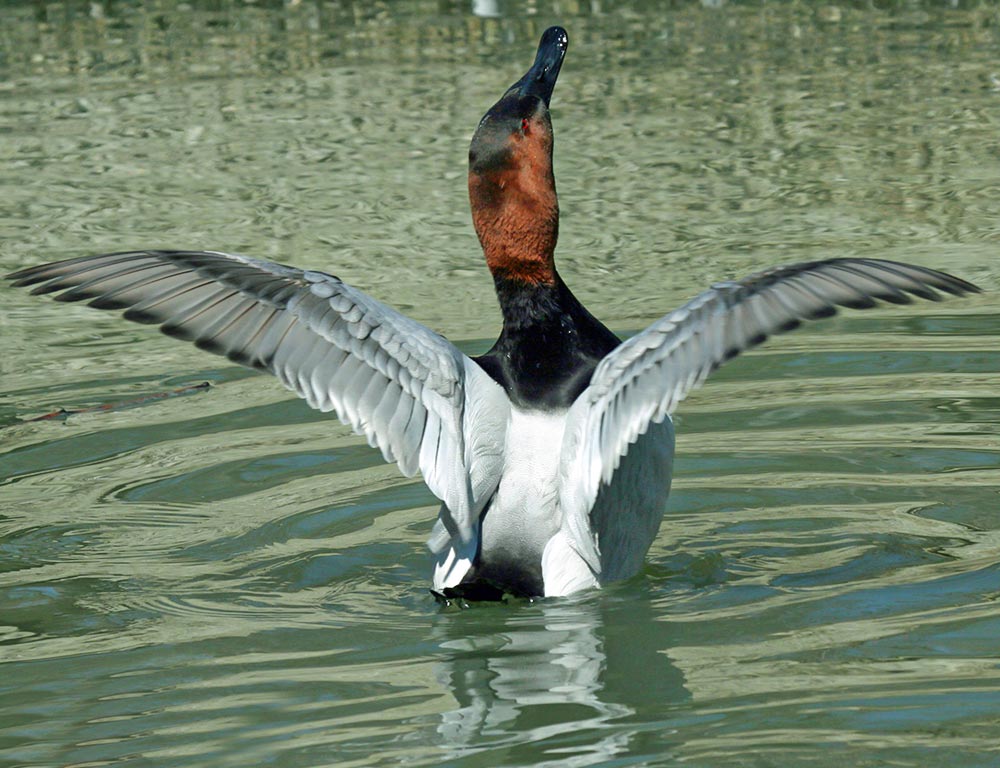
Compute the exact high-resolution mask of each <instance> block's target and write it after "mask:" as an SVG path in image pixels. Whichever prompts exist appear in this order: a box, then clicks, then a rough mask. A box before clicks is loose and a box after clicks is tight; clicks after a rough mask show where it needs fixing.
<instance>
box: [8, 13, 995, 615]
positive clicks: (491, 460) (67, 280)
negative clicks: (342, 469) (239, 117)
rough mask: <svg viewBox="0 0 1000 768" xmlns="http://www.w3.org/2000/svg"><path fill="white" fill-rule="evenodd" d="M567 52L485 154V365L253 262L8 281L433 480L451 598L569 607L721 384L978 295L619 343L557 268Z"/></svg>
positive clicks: (912, 284)
mask: <svg viewBox="0 0 1000 768" xmlns="http://www.w3.org/2000/svg"><path fill="white" fill-rule="evenodd" d="M568 42H569V39H568V37H567V35H566V32H565V30H563V29H562V28H560V27H552V28H551V29H548V30H547V31H546V32H545V33H544V34H543V35H542V39H541V43H540V44H539V47H538V53H537V55H536V57H535V62H534V64H533V65H532V67H531V69H529V70H528V72H527V73H526V74H525V75H524V77H522V78H521V79H520V80H518V81H517V82H516V83H514V85H513V86H511V87H510V88H509V89H508V90H507V92H506V93H504V95H503V97H502V98H501V99H500V100H499V101H498V102H497V103H496V104H494V105H493V106H492V107H491V108H490V110H489V111H488V112H487V113H486V115H485V116H484V117H483V119H482V120H481V121H480V123H479V127H478V128H477V129H476V132H475V135H474V136H473V138H472V146H471V148H470V150H469V197H470V201H471V208H472V220H473V224H474V226H475V230H476V234H477V235H478V236H479V242H480V243H481V245H482V248H483V253H484V255H485V257H486V265H487V267H488V268H489V270H490V272H491V273H492V275H493V280H494V283H495V285H496V293H497V298H498V300H499V303H500V309H501V311H502V315H503V327H502V330H501V332H500V337H499V338H498V339H497V341H496V343H495V344H494V345H493V347H492V348H491V349H490V350H489V351H488V352H486V353H485V354H484V355H481V356H479V357H467V356H466V355H465V354H463V353H462V352H460V351H459V350H458V348H457V347H456V346H455V345H454V344H452V343H451V342H450V341H448V340H447V339H445V338H443V337H441V336H439V335H438V334H436V333H434V332H433V331H431V330H430V329H428V328H426V327H425V326H423V325H421V324H420V323H418V322H416V321H414V320H411V319H410V318H408V317H405V316H404V315H402V314H400V313H399V312H397V311H395V310H394V309H392V308H390V307H388V306H386V305H384V304H382V303H380V302H378V301H376V300H375V299H373V298H371V297H370V296H368V295H366V294H365V293H363V292H361V291H359V290H358V289H356V288H353V287H351V286H350V285H346V284H345V283H343V282H341V281H340V280H339V279H338V278H336V277H334V276H333V275H329V274H326V273H325V272H317V271H313V270H301V269H296V268H294V267H288V266H283V265H281V264H275V263H272V262H268V261H262V260H259V259H254V258H250V257H248V256H242V255H238V254H231V253H220V252H210V251H206V252H202V251H135V252H128V253H113V254H105V255H99V256H88V257H84V258H78V259H71V260H68V261H61V262H55V263H52V264H45V265H42V266H36V267H29V268H27V269H22V270H20V271H17V272H14V273H13V274H11V275H9V276H8V277H9V278H10V279H12V280H13V281H14V285H16V286H35V287H34V290H33V291H32V292H33V293H52V294H55V298H56V299H57V300H59V301H82V300H85V301H88V302H89V304H90V306H93V307H97V308H99V309H119V310H121V309H124V310H125V312H124V317H125V318H126V319H128V320H134V321H136V322H140V323H151V324H155V325H159V326H160V329H161V330H162V331H163V332H165V333H167V334H170V335H171V336H176V337H178V338H181V339H187V340H189V341H193V342H194V343H195V345H197V346H198V347H200V348H202V349H205V350H207V351H210V352H215V353H217V354H220V355H225V356H226V357H228V358H229V359H230V360H233V361H235V362H237V363H240V364H242V365H246V366H249V367H252V368H257V369H260V370H263V371H268V372H270V373H273V374H274V375H275V376H277V377H278V379H280V381H281V382H282V383H283V384H284V385H285V386H287V387H289V388H290V389H292V390H293V391H294V392H296V393H297V394H298V395H299V396H300V397H303V398H305V399H306V401H307V402H308V403H309V405H311V406H312V407H313V408H317V409H319V410H321V411H331V410H332V411H334V412H335V413H336V414H337V416H339V418H340V419H341V421H343V422H344V423H345V424H348V425H350V426H351V427H352V428H353V429H354V430H355V431H356V432H357V433H359V434H363V435H364V436H366V437H367V438H368V441H369V443H370V444H371V445H372V446H373V447H377V448H379V449H380V450H381V451H382V455H383V456H384V457H385V459H386V461H390V462H396V463H397V464H398V465H399V469H400V470H401V471H402V472H403V474H405V475H407V476H413V475H415V474H417V473H418V472H419V473H420V474H421V475H422V476H423V479H424V481H425V482H426V483H427V486H428V487H429V488H430V490H431V491H432V492H433V493H434V495H435V496H437V497H438V498H439V499H440V500H441V502H442V504H441V510H440V513H439V516H438V519H437V522H436V524H435V526H434V529H433V531H432V533H431V537H430V541H429V546H430V549H431V551H432V552H433V553H434V556H435V559H436V562H435V566H434V575H433V591H434V592H435V594H437V595H438V596H439V597H443V598H464V599H497V598H501V597H502V596H504V595H505V594H510V595H517V596H529V597H530V596H542V595H546V596H548V595H567V594H570V593H572V592H575V591H577V590H581V589H585V588H589V587H598V586H600V585H602V584H605V583H607V582H610V581H614V580H616V579H622V578H626V577H629V576H632V575H633V574H635V573H637V572H638V571H639V570H640V568H641V567H642V563H643V560H644V557H645V554H646V552H647V550H648V549H649V547H650V545H651V543H652V541H653V539H654V537H655V536H656V533H657V530H658V528H659V525H660V520H661V519H662V517H663V513H664V508H665V505H666V502H667V496H668V494H669V492H670V481H671V475H672V463H673V453H674V432H673V425H672V422H671V418H670V414H671V413H672V412H673V410H674V408H675V407H676V406H677V404H678V403H679V402H680V401H681V400H682V399H684V397H685V396H686V395H687V394H688V393H689V392H690V391H691V390H692V389H693V388H694V387H696V386H698V385H699V384H700V383H701V382H702V381H703V380H704V379H705V377H706V376H707V375H708V374H709V373H710V372H711V371H713V370H714V369H715V368H717V367H718V366H719V365H721V364H722V363H723V362H725V361H727V360H729V359H730V358H732V357H734V356H735V355H737V354H739V353H740V352H741V351H743V350H745V349H747V348H749V347H752V346H754V345H756V344H759V343H761V342H762V341H764V340H765V339H766V338H767V337H768V336H769V335H770V334H775V333H780V332H783V331H788V330H791V329H792V328H795V327H796V326H798V325H799V324H800V322H801V321H802V320H806V319H816V318H821V317H828V316H830V315H833V314H834V313H835V312H836V307H837V306H838V305H840V306H844V307H851V308H856V309H865V308H869V307H872V306H875V305H876V303H877V302H878V301H885V302H890V303H893V304H906V303H909V302H910V300H911V299H910V297H911V296H916V297H920V298H923V299H930V300H937V299H939V298H940V297H941V293H939V292H944V293H947V294H953V295H956V296H961V295H964V294H967V293H972V292H977V291H978V290H979V289H978V288H977V287H976V286H974V285H972V284H971V283H968V282H966V281H964V280H961V279H959V278H956V277H952V276H951V275H947V274H944V273H942V272H937V271H934V270H931V269H926V268H924V267H919V266H914V265H910V264H902V263H898V262H892V261H882V260H877V259H852V258H842V259H831V260H827V261H813V262H807V263H799V264H792V265H788V266H781V267H776V268H772V269H768V270H765V271H762V272H758V273H756V274H753V275H751V276H749V277H747V278H744V279H742V280H736V281H728V282H722V283H717V284H715V285H713V286H712V287H711V288H710V289H709V290H707V291H705V292H704V293H702V294H700V295H699V296H697V297H695V298H694V299H692V300H691V301H689V302H688V303H687V304H685V305H684V306H682V307H681V308H680V309H676V310H674V311H673V312H670V313H669V314H667V315H665V316H664V317H662V318H661V319H659V320H657V321H656V322H654V323H653V324H652V325H650V326H649V327H648V328H646V329H645V330H644V331H642V332H640V333H638V334H636V335H635V336H633V337H632V338H630V339H629V340H628V341H625V342H622V341H621V340H620V339H619V338H618V337H617V336H616V335H615V334H614V333H612V332H611V331H610V330H608V328H606V327H605V326H604V325H603V324H602V323H601V322H600V321H599V320H597V319H596V318H595V317H594V316H593V315H591V314H590V313H589V312H588V311H587V310H586V309H585V308H584V307H583V305H582V304H580V302H579V301H578V300H577V299H576V298H575V297H574V296H573V294H572V293H571V292H570V290H569V288H568V287H567V286H566V284H565V283H564V282H563V280H562V278H561V277H560V275H559V273H558V272H557V271H556V267H555V263H554V261H553V253H554V251H555V247H556V239H557V235H558V229H559V206H558V202H557V199H556V188H555V178H554V176H553V171H552V146H553V135H552V123H551V120H550V118H549V99H550V97H551V95H552V91H553V88H554V86H555V83H556V78H557V77H558V75H559V70H560V67H561V66H562V62H563V57H564V56H565V54H566V49H567V45H568Z"/></svg>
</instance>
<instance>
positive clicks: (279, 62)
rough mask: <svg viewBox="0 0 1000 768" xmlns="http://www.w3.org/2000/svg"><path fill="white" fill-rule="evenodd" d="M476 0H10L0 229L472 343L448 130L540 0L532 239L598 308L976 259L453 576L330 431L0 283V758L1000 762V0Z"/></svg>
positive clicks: (127, 331) (3, 68)
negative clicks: (271, 271) (187, 262)
mask: <svg viewBox="0 0 1000 768" xmlns="http://www.w3.org/2000/svg"><path fill="white" fill-rule="evenodd" d="M709 5H711V4H709ZM499 9H500V12H501V15H500V16H499V17H496V18H484V17H477V16H475V15H473V14H472V13H471V11H470V8H469V7H468V6H466V5H465V4H452V3H431V2H421V3H418V2H410V3H394V4H387V5H368V4H352V3H343V4H341V3H331V2H318V1H317V0H301V2H289V3H285V4H284V5H282V4H280V3H271V2H266V3H265V2H258V3H239V2H231V1H230V0H215V1H214V2H198V1H197V0H196V1H195V2H189V3H179V2H175V1H174V0H158V1H156V2H153V1H152V0H150V1H149V2H146V3H142V2H104V3H102V2H96V3H75V2H74V3H64V4H60V3H46V4H42V3H12V2H8V3H5V4H4V5H3V7H2V8H0V19H2V24H0V124H2V125H4V126H6V127H5V128H4V129H3V130H2V131H0V161H2V165H0V167H2V169H3V170H2V172H0V184H2V201H0V242H2V246H0V270H3V271H7V270H10V269H15V268H18V267H22V266H26V265H29V264H34V263H39V262H42V261H50V260H54V259H59V258H64V257H71V256H78V255H84V254H88V253H96V252H101V251H110V250H121V249H128V248H140V247H177V248H210V249H224V250H234V251H241V252H246V253H250V254H253V255H256V256H261V257H265V258H271V259H275V260H278V261H284V262H287V263H293V264H296V265H300V266H308V267H315V268H320V269H324V270H326V271H329V272H333V273H335V274H337V275H339V276H340V277H342V278H343V279H344V280H347V281H349V282H351V283H353V284H355V285H357V286H358V287H360V288H362V289H364V290H366V291H368V292H370V293H371V294H373V295H375V296H377V297H378V298H380V299H382V300H384V301H387V302H389V303H391V304H393V305H395V306H397V307H399V308H401V309H403V310H405V311H406V312H407V313H408V314H410V315H412V316H413V317H415V318H417V319H419V320H421V321H423V322H425V323H427V324H428V325H430V326H432V327H433V328H435V329H437V330H439V331H441V332H443V333H445V334H446V335H448V336H449V337H450V338H453V339H455V340H458V341H460V343H461V345H462V347H463V349H466V350H467V351H470V352H473V351H480V350H483V349H484V348H485V345H486V344H488V343H489V341H490V340H491V339H492V338H494V337H495V334H496V332H497V326H498V317H499V316H498V312H497V309H496V305H495V299H494V298H493V294H492V284H491V280H490V278H489V275H488V273H487V272H486V270H485V268H484V267H483V265H482V263H481V257H480V255H479V251H478V246H477V243H476V239H475V235H474V233H473V231H472V227H471V224H470V221H469V216H468V212H467V202H466V192H465V161H466V152H467V145H468V140H469V138H470V136H471V134H472V131H473V129H474V127H475V125H476V123H477V121H478V120H479V118H480V117H481V115H482V113H483V112H484V111H485V109H486V108H487V107H489V105H490V104H492V102H493V101H494V100H495V99H496V98H497V97H498V96H499V95H500V94H501V93H502V92H503V90H504V89H506V87H507V86H508V85H510V83H512V82H513V81H514V80H515V79H516V78H517V77H519V76H520V75H521V73H522V72H523V71H524V70H525V69H526V68H527V66H528V65H529V64H530V61H531V59H532V56H533V53H534V47H535V44H536V42H537V38H538V36H539V35H540V33H541V31H542V29H544V28H545V27H546V26H548V25H549V24H551V23H561V24H562V25H564V26H565V27H566V28H567V29H568V30H569V34H570V37H571V45H570V51H569V55H568V58H567V60H566V64H565V66H564V67H563V71H562V75H561V78H560V83H559V85H558V87H557V90H556V94H555V96H554V98H553V105H552V106H553V119H554V123H555V131H556V172H557V178H558V181H559V192H560V196H561V203H562V212H563V220H562V231H561V242H560V248H559V251H558V259H559V264H560V269H561V272H562V274H563V276H564V277H565V279H566V280H567V282H568V283H569V284H570V285H571V286H572V288H573V289H574V291H575V292H576V293H577V295H578V296H579V297H580V298H581V300H583V301H584V302H585V303H586V304H587V305H588V307H589V308H590V309H591V310H592V311H593V312H594V313H595V314H596V315H598V316H599V317H601V318H602V319H604V320H605V322H607V323H608V324H609V325H610V326H611V327H612V328H615V329H616V330H619V331H621V332H623V333H627V332H630V331H633V330H635V329H638V328H641V327H643V326H644V325H645V324H646V323H648V322H649V321H651V320H653V319H655V318H656V317H658V316H660V315H661V314H663V313H664V312H666V311H667V310H669V309H671V308H673V307H675V306H677V305H678V304H679V303H680V302H682V301H684V300H685V299H686V298H688V297H690V296H691V295H692V294H694V293H696V292H697V291H699V290H700V289H702V288H703V287H705V286H707V285H708V284H709V283H711V282H712V281H715V280H720V279H725V278H729V277H735V276H739V275H742V274H745V273H747V272H750V271H754V270H756V269H759V268H762V267H764V266H767V265H771V264H775V263H780V262H791V261H802V260H809V259H817V258H827V257H832V256H843V255H851V256H875V257H886V258H895V259H900V260H906V261H913V262H916V263H920V264H925V265H928V266H936V267H939V268H943V269H947V270H949V271H953V272H955V273H956V274H958V275H960V276H962V277H964V278H966V279H970V280H973V281H976V282H978V283H979V284H980V285H982V286H983V287H984V288H986V289H987V290H988V291H989V292H988V293H987V294H985V295H984V296H981V297H976V298H973V299H971V300H967V301H950V302H947V303H943V304H939V305H928V304H921V305H913V306H911V307H904V308H901V309H892V310H886V311H880V312H867V313H849V314H846V315H844V316H841V317H839V318H836V319H834V320H832V321H828V322H823V323H818V324H815V325H810V326H809V327H808V328H805V329H803V330H801V331H797V332H796V333H795V334H792V335H790V336H788V337H785V338H782V339H777V340H774V341H772V342H771V343H769V345H768V346H766V347H764V348H763V349H762V350H761V351H760V352H758V353H754V354H752V355H749V356H747V357H745V358H740V359H739V360H737V361H735V362H734V363H732V364H731V365H729V366H727V367H726V368H724V369H723V370H721V371H719V372H718V373H717V374H715V375H714V376H713V377H712V379H711V380H710V382H709V383H708V384H707V385H706V386H705V387H704V388H703V389H701V390H699V391H698V392H696V393H695V394H694V395H693V396H692V397H691V398H690V399H689V400H688V401H687V402H685V403H684V404H683V407H682V408H681V410H680V412H679V415H678V420H677V421H678V459H677V475H676V479H675V491H674V495H673V497H672V503H671V506H670V510H669V512H668V516H667V519H666V520H665V522H664V525H663V528H662V532H661V535H660V537H659V540H658V541H657V543H656V544H655V545H654V547H653V549H652V551H651V552H650V554H649V558H648V561H649V564H648V567H647V568H646V570H645V572H644V573H643V574H642V575H641V576H639V577H637V578H635V579H632V580H630V581H628V582H625V583H622V584H619V585H615V586H614V587H612V588H610V589H607V590H605V591H603V592H596V593H587V594H582V595H579V596H577V597H574V598H572V599H562V600H551V601H540V602H537V603H534V604H526V603H525V604H514V605H499V606H485V607H476V608H473V609H470V610H466V611H461V612H448V611H442V610H440V609H439V608H438V606H436V605H435V603H434V601H433V599H432V598H431V596H430V595H429V594H428V592H427V586H428V584H429V580H430V559H429V555H428V553H427V551H426V549H425V547H424V540H425V539H426V537H427V535H428V533H429V531H430V527H431V523H432V521H433V518H434V515H435V512H436V504H435V502H434V499H433V498H432V496H431V495H430V494H429V492H428V491H427V490H426V489H425V488H424V487H423V486H422V485H421V484H419V483H414V482H412V481H408V480H405V479H403V478H401V477H400V476H399V475H398V473H397V472H396V470H395V469H394V468H392V467H387V466H384V465H383V464H382V463H381V460H380V457H379V455H378V454H377V452H374V451H372V450H370V449H369V448H368V447H367V445H366V444H365V443H364V441H363V440H359V439H358V438H356V437H354V436H352V435H350V434H349V433H347V432H346V431H345V430H344V428H342V427H341V426H340V425H339V424H338V423H337V422H336V421H335V420H333V419H331V418H328V417H323V416H321V415H319V414H316V413H314V412H311V411H310V410H309V409H308V408H307V407H306V406H305V405H304V404H302V403H300V402H298V401H296V400H294V399H292V398H291V396H290V395H289V394H288V393H286V392H285V391H284V390H282V389H281V388H280V386H279V385H278V384H277V383H276V382H275V381H273V380H271V379H269V378H266V377H263V376H257V375H252V374H249V373H248V372H245V371H243V370H242V369H239V368H234V367H232V366H230V365H227V364H226V363H225V361H222V360H219V359H217V358H213V357H211V356H208V355H206V354H204V353H202V352H199V351H197V350H194V349H192V348H189V347H187V346H185V345H183V344H181V343H179V342H176V341H174V340H171V339H167V338H166V337H162V336H160V335H159V334H157V333H156V332H155V331H153V330H151V329H149V328H145V327H139V326H134V325H131V324H128V323H125V322H123V321H121V320H120V319H119V318H117V317H116V316H115V315H114V314H111V313H99V312H95V311H92V310H88V309H87V308H85V307H79V306H75V305H66V304H57V303H54V302H51V301H48V300H46V299H41V298H33V297H30V296H28V295H27V294H26V293H25V292H23V291H14V290H10V289H6V288H3V289H0V308H2V311H0V664H2V666H0V671H2V675H0V765H5V766H6V765H11V766H88V767H89V766H106V765H130V766H131V765H136V766H142V765H150V766H170V767H173V766H185V767H187V766H212V767H214V766H241V767H243V766H259V765H277V766H282V767H283V768H284V767H286V766H291V767H295V766H303V767H306V766H308V767H313V766H378V765H387V766H388V765H400V764H404V765H415V766H438V765H449V766H500V765H502V766H527V765H553V766H556V765H559V766H563V765H567V766H587V765H608V766H633V765H657V766H664V765H690V766H705V767H706V768H708V767H715V766H781V767H782V768H785V767H787V766H799V765H809V766H844V765H864V766H889V765H891V766H927V765H939V764H953V765H961V766H995V765H997V764H1000V746H998V745H1000V640H998V638H1000V603H998V598H1000V509H998V501H1000V499H998V491H1000V438H998V433H1000V392H998V386H997V384H998V380H1000V378H998V377H1000V343H998V337H997V334H998V332H1000V313H998V311H997V309H996V304H995V296H996V293H995V291H996V289H997V288H998V287H1000V286H998V283H1000V278H998V274H1000V268H998V267H997V253H998V245H1000V225H998V222H1000V181H998V180H1000V134H998V126H1000V65H998V63H997V62H998V61H1000V57H998V53H1000V11H998V10H997V9H996V7H995V6H994V5H992V4H988V3H981V2H963V1H961V0H959V1H958V2H954V3H938V2H920V1H918V0H913V1H912V2H876V3H867V2H865V3H862V2H858V3H852V4H843V5H832V4H827V5H811V4H806V3H776V2H767V3H764V2H759V3H728V4H723V5H721V7H717V8H713V7H703V6H702V5H699V4H696V3H688V2H684V3H680V2H677V3H668V4H655V3H633V4H628V3H626V4H623V5H621V6H612V5H611V4H608V7H607V8H604V9H603V10H602V7H601V6H600V5H599V4H579V3H541V4H538V3H530V4H527V3H524V4H522V3H502V4H500V5H499ZM991 292H992V293H991ZM204 381H209V382H211V383H212V385H213V386H212V387H211V388H209V389H208V390H198V391H195V392H193V393H191V394H188V395H186V396H179V397H173V398H169V399H160V400H150V399H148V398H149V396H151V395H154V394H156V393H163V392H168V391H173V390H176V389H179V388H184V387H188V386H191V385H195V384H198V383H201V382H204ZM103 404H117V407H115V408H112V409H110V410H86V409H93V408H95V407H97V406H100V405H103ZM58 408H66V409H70V410H73V409H84V411H83V412H81V413H78V414H75V415H71V416H69V417H68V418H66V419H65V420H48V421H29V419H31V418H32V417H36V416H40V415H42V414H46V413H49V412H51V411H54V410H56V409H58Z"/></svg>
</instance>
